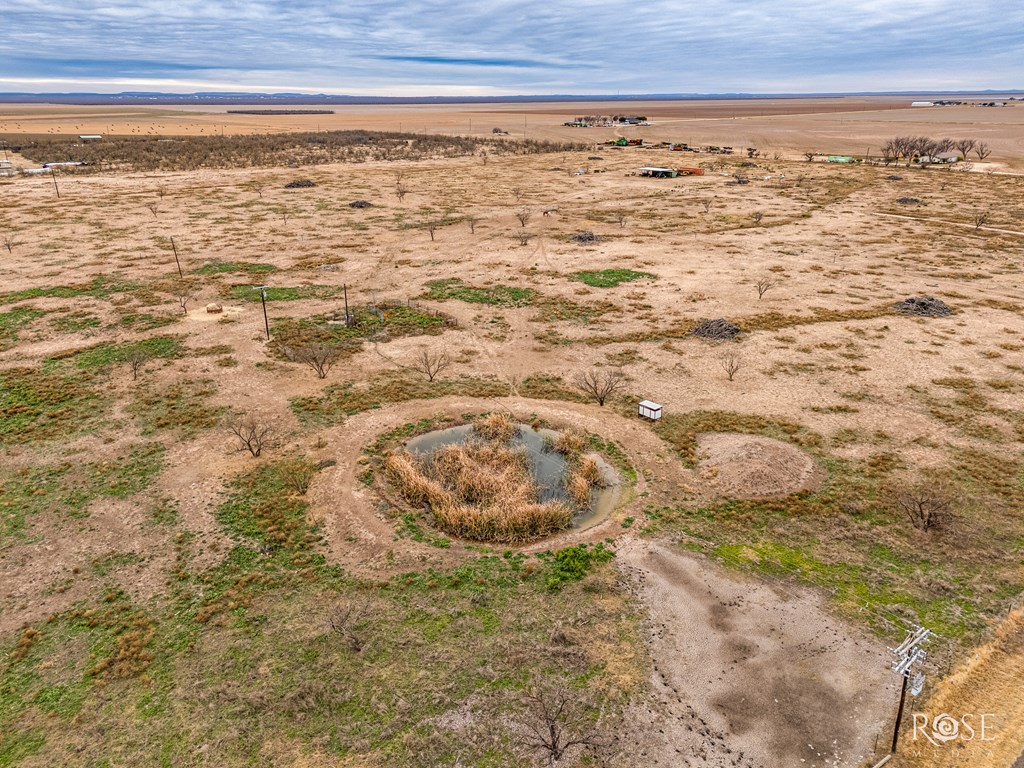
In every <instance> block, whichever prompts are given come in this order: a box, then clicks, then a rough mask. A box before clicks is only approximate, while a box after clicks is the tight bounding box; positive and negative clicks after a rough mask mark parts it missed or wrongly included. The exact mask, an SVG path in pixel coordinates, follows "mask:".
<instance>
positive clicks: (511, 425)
mask: <svg viewBox="0 0 1024 768" xmlns="http://www.w3.org/2000/svg"><path fill="white" fill-rule="evenodd" d="M473 432H474V433H475V434H477V435H479V436H480V437H482V438H484V439H485V440H492V441H494V442H496V443H507V442H509V441H510V440H511V439H512V438H513V437H515V436H516V434H517V433H518V432H519V425H518V424H516V422H515V421H514V420H513V419H512V415H511V414H509V413H503V412H499V413H489V414H487V415H485V416H479V417H477V418H476V419H475V420H474V421H473Z"/></svg>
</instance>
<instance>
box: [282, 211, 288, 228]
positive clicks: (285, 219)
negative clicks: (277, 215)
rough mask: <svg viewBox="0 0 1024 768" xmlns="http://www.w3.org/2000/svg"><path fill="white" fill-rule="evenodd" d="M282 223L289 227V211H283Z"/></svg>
mask: <svg viewBox="0 0 1024 768" xmlns="http://www.w3.org/2000/svg"><path fill="white" fill-rule="evenodd" d="M281 223H282V224H283V225H284V226H286V227H287V226H288V211H281Z"/></svg>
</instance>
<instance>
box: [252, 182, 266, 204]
mask: <svg viewBox="0 0 1024 768" xmlns="http://www.w3.org/2000/svg"><path fill="white" fill-rule="evenodd" d="M266 186H267V185H266V184H264V183H263V182H262V181H259V180H256V181H251V182H249V189H251V190H252V191H253V192H255V193H256V194H257V195H258V196H259V198H260V199H261V200H262V199H263V190H264V189H265V188H266Z"/></svg>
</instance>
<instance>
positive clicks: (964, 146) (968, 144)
mask: <svg viewBox="0 0 1024 768" xmlns="http://www.w3.org/2000/svg"><path fill="white" fill-rule="evenodd" d="M977 143H978V142H977V141H975V140H974V139H957V140H956V142H955V144H954V146H955V147H956V148H957V149H958V150H959V151H960V156H961V157H962V158H963V159H964V160H966V159H967V155H968V153H969V152H970V151H971V150H972V149H974V145H975V144H977Z"/></svg>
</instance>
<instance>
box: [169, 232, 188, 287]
mask: <svg viewBox="0 0 1024 768" xmlns="http://www.w3.org/2000/svg"><path fill="white" fill-rule="evenodd" d="M171 250H172V251H174V263H175V264H177V265H178V277H180V278H181V279H183V280H184V279H185V273H183V272H182V271H181V262H180V261H178V246H176V245H175V244H174V235H171Z"/></svg>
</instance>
